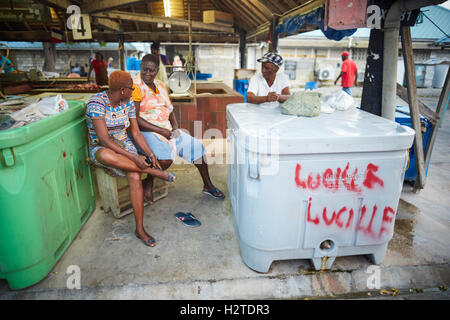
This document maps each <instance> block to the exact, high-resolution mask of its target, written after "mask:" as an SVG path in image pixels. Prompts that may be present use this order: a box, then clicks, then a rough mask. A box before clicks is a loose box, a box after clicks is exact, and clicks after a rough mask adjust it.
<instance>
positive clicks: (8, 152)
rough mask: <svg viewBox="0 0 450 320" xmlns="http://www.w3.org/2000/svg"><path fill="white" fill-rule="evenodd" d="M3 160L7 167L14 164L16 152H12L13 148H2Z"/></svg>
mask: <svg viewBox="0 0 450 320" xmlns="http://www.w3.org/2000/svg"><path fill="white" fill-rule="evenodd" d="M2 160H3V161H2V162H3V163H4V164H5V166H7V167H12V166H14V153H13V152H12V149H11V148H9V149H2Z"/></svg>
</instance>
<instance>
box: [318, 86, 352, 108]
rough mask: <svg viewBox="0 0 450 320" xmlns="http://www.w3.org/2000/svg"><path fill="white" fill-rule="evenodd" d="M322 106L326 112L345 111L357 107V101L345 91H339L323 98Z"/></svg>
mask: <svg viewBox="0 0 450 320" xmlns="http://www.w3.org/2000/svg"><path fill="white" fill-rule="evenodd" d="M322 106H323V107H324V108H323V109H324V110H328V111H331V110H333V109H334V110H339V111H345V110H348V109H350V108H352V107H354V106H355V100H354V99H353V97H352V96H351V95H349V94H348V93H346V92H345V91H343V90H339V91H337V92H335V93H334V94H332V95H328V96H324V97H323V98H322ZM331 112H332V111H331ZM331 112H329V113H331Z"/></svg>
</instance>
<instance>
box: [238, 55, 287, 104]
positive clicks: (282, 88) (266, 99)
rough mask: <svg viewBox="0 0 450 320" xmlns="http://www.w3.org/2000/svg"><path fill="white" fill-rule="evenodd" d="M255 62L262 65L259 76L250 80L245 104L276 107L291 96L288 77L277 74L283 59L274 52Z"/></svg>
mask: <svg viewBox="0 0 450 320" xmlns="http://www.w3.org/2000/svg"><path fill="white" fill-rule="evenodd" d="M257 61H258V62H261V63H262V66H261V74H256V75H254V76H253V77H251V78H250V81H249V85H248V90H247V102H249V103H256V104H263V105H265V106H269V107H277V106H279V104H280V103H283V102H285V101H286V100H287V99H288V98H289V97H290V95H291V92H290V89H289V87H290V85H289V79H288V77H287V76H286V75H285V74H284V73H278V70H279V69H280V67H281V66H282V65H283V58H282V57H281V56H280V55H278V54H276V53H275V52H268V53H266V54H265V55H264V56H263V57H262V58H260V59H258V60H257Z"/></svg>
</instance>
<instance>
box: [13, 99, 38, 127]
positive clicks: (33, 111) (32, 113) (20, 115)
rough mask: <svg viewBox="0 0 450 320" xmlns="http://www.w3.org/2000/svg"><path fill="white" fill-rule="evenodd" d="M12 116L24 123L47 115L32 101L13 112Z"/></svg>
mask: <svg viewBox="0 0 450 320" xmlns="http://www.w3.org/2000/svg"><path fill="white" fill-rule="evenodd" d="M11 118H13V119H14V120H15V121H17V122H22V124H23V125H24V124H29V123H32V122H35V121H39V120H41V119H44V118H46V117H45V116H44V115H43V114H42V113H41V112H40V111H39V109H38V108H37V104H36V103H32V104H30V105H28V106H26V107H25V108H23V109H20V110H18V111H16V112H14V113H12V114H11Z"/></svg>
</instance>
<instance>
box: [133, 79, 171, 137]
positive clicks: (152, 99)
mask: <svg viewBox="0 0 450 320" xmlns="http://www.w3.org/2000/svg"><path fill="white" fill-rule="evenodd" d="M133 83H134V85H133V88H134V90H133V95H132V100H133V101H137V102H140V103H141V104H140V108H139V116H140V117H141V118H143V119H144V120H146V121H148V122H149V123H151V124H153V125H156V126H158V127H161V128H165V129H168V130H172V125H171V124H170V121H169V116H170V113H171V112H172V111H173V105H172V102H171V101H170V98H169V92H168V90H167V87H166V86H165V85H164V83H163V82H161V81H159V80H156V79H155V80H154V84H155V87H156V92H155V91H153V90H152V89H151V88H150V87H149V86H148V85H146V84H145V83H144V81H143V80H142V79H141V76H140V74H138V75H137V77H136V78H134V79H133ZM154 134H155V135H157V136H158V138H159V139H161V140H163V141H165V142H167V143H169V140H167V139H166V138H164V137H163V136H161V135H160V134H157V133H155V132H154ZM169 144H170V143H169Z"/></svg>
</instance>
